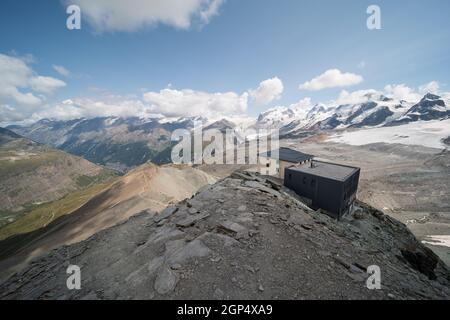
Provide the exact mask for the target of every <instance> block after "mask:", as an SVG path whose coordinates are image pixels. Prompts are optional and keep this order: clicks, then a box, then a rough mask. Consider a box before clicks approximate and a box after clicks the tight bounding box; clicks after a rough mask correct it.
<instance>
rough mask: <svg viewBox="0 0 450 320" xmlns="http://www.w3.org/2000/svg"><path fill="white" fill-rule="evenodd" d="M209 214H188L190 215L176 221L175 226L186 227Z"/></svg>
mask: <svg viewBox="0 0 450 320" xmlns="http://www.w3.org/2000/svg"><path fill="white" fill-rule="evenodd" d="M209 216H210V214H209V213H199V214H194V215H190V216H187V217H186V218H184V219H181V220H180V221H178V222H177V226H178V227H182V228H187V227H190V226H192V225H194V224H195V223H196V222H197V221H200V220H203V219H205V218H208V217H209Z"/></svg>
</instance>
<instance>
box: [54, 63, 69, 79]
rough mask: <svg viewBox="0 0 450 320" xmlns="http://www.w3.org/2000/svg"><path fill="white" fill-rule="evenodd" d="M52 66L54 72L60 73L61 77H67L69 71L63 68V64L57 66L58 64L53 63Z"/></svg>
mask: <svg viewBox="0 0 450 320" xmlns="http://www.w3.org/2000/svg"><path fill="white" fill-rule="evenodd" d="M52 67H53V69H54V70H55V71H56V72H58V73H59V74H60V75H62V76H63V77H68V76H70V71H69V70H68V69H67V68H65V67H63V66H58V65H53V66H52Z"/></svg>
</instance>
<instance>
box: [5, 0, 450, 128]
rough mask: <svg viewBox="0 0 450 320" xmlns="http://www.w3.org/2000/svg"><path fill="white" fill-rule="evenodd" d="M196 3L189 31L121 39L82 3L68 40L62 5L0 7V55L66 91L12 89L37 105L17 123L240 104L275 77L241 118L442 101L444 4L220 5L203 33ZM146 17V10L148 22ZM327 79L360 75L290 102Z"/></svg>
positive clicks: (285, 0) (448, 9)
mask: <svg viewBox="0 0 450 320" xmlns="http://www.w3.org/2000/svg"><path fill="white" fill-rule="evenodd" d="M195 1H197V2H202V3H203V4H202V5H203V7H200V6H199V7H198V8H197V9H198V10H197V11H196V7H195V4H193V9H192V11H191V13H192V14H191V15H190V16H188V18H189V22H190V25H189V26H188V27H186V26H184V27H180V26H179V25H178V26H177V25H176V23H173V22H166V21H163V19H162V18H161V19H160V20H158V17H157V16H156V17H155V16H153V17H151V19H153V20H152V21H151V22H148V23H146V22H145V17H144V18H142V17H137V19H144V20H143V21H144V22H143V23H142V24H141V25H139V26H137V27H131V29H132V30H125V31H123V30H120V21H116V22H117V23H116V24H118V25H119V27H115V25H114V23H112V24H111V25H110V26H109V27H105V28H103V29H101V30H100V29H99V28H98V26H97V27H96V26H95V19H96V18H95V17H93V16H89V15H90V11H89V10H91V9H89V8H87V7H86V8H83V0H79V1H76V0H75V1H71V3H78V4H80V7H81V15H82V29H81V30H68V29H67V28H66V19H67V17H68V15H67V14H66V12H65V9H66V3H65V2H63V1H59V2H58V1H54V0H53V1H52V0H42V1H39V2H37V1H31V0H28V1H25V0H2V1H1V3H0V39H1V41H0V54H3V55H6V56H8V57H14V58H17V59H21V60H23V61H25V62H26V64H27V66H28V67H29V68H30V69H32V72H33V74H34V75H42V76H46V77H51V78H55V79H59V80H61V81H64V83H65V86H61V87H58V90H56V89H55V90H52V93H51V94H45V95H43V93H42V90H41V92H33V88H27V87H26V86H24V87H20V86H18V88H19V89H18V90H20V91H21V92H22V93H24V94H26V93H28V91H30V92H31V93H32V94H34V95H36V96H37V97H40V96H39V94H41V96H42V97H41V105H39V104H38V103H35V105H34V106H33V108H34V109H30V108H28V109H27V112H24V113H23V117H29V116H30V115H31V113H32V111H30V110H33V112H34V111H36V110H39V108H47V109H49V108H50V107H51V106H52V105H54V104H58V103H60V102H61V101H63V100H66V99H75V98H89V99H91V100H90V101H91V102H92V101H94V100H95V101H97V99H102V97H103V96H106V95H107V96H108V97H109V98H108V99H109V101H110V100H111V99H112V96H113V95H114V96H116V97H120V99H137V100H142V99H143V98H142V96H143V94H144V93H145V92H153V93H159V92H160V90H163V89H164V88H168V86H169V85H170V88H171V89H173V90H183V89H191V90H193V91H195V92H196V91H199V92H206V93H225V92H234V93H236V94H237V95H238V96H241V95H242V94H244V93H245V92H248V93H249V95H250V96H251V92H252V90H253V92H255V90H257V88H258V85H259V84H260V82H262V81H263V80H266V79H271V78H273V77H277V78H278V79H280V80H281V81H282V83H283V91H282V93H280V94H278V95H277V97H276V98H274V99H272V100H271V99H266V100H267V101H265V103H257V102H256V101H255V99H252V98H251V97H250V98H249V99H248V103H247V111H246V112H247V113H249V114H251V115H256V114H258V113H259V112H261V111H264V110H266V109H267V108H269V107H273V106H277V105H286V106H288V105H290V104H293V103H296V102H298V101H299V100H301V99H303V98H305V97H310V98H311V99H312V101H313V102H319V101H328V100H332V99H336V98H337V97H338V96H339V94H340V93H341V92H342V90H347V91H349V92H351V91H355V90H363V89H375V90H383V88H385V86H386V85H389V84H390V85H399V84H405V85H406V86H408V87H409V88H411V89H412V90H416V91H419V87H420V86H423V85H425V84H427V83H429V82H431V81H435V82H436V83H438V84H439V90H441V91H442V90H447V91H448V86H449V85H448V82H449V81H448V75H449V70H450V19H449V18H450V2H449V1H446V0H440V1H438V0H431V1H421V0H413V1H411V0H408V1H406V0H398V1H378V0H371V1H365V0H342V1H335V0H329V1H325V0H319V1H297V0H281V1H280V0H264V1H261V0H245V1H239V0H226V1H224V2H222V1H219V2H220V3H218V4H219V5H218V10H216V11H215V12H214V14H213V15H211V17H210V18H209V19H208V20H207V21H202V20H201V19H200V15H199V12H200V11H201V10H204V9H205V8H206V9H207V8H208V5H210V3H208V1H214V0H192V2H193V3H194V2H195ZM101 2H103V1H101ZM113 2H117V1H113ZM138 2H139V1H138ZM150 2H151V3H157V2H158V1H150ZM172 2H174V3H176V1H175V0H172ZM371 4H376V5H378V6H379V7H380V8H381V23H382V29H381V30H369V29H367V27H366V19H367V18H368V14H367V13H366V9H367V7H368V6H369V5H371ZM111 5H112V6H114V4H111ZM156 5H157V4H156ZM151 6H152V5H151V4H149V7H145V8H146V10H147V9H148V10H152V7H151ZM202 8H203V9H202ZM213 9H214V8H213ZM216 9H217V8H216ZM106 10H107V9H106ZM183 10H184V9H175V7H174V10H173V12H175V13H174V15H177V14H178V13H177V12H179V14H180V15H181V16H182V15H183ZM86 11H87V13H86ZM156 11H157V10H156ZM168 12H169V13H167V12H166V11H164V10H163V12H162V15H164V14H166V15H167V14H169V15H171V14H172V13H171V12H172V11H171V10H169V11H168ZM134 14H136V13H133V12H131V13H129V16H127V17H126V19H130V17H131V18H133V17H134V16H133V15H134ZM148 19H150V18H148ZM108 28H109V29H108ZM54 65H58V66H64V67H65V68H66V69H68V70H70V76H68V77H66V76H63V75H61V74H58V73H57V72H56V70H55V69H54V68H53V66H54ZM330 69H338V70H339V71H340V72H341V73H343V74H344V73H351V74H353V75H358V76H360V77H361V78H363V81H359V82H358V81H356V82H358V83H356V82H355V84H353V85H349V86H339V87H331V88H326V89H322V90H316V91H310V90H299V85H301V84H303V83H305V82H306V81H310V80H312V79H313V78H315V77H317V76H319V75H321V74H323V73H324V72H326V71H327V70H330ZM1 81H2V80H1V75H0V83H1ZM159 98H162V97H160V96H155V97H154V99H159ZM11 100H14V99H13V98H11V97H9V98H8V97H4V98H3V100H2V98H1V91H0V104H3V106H5V105H7V106H9V109H17V110H18V109H20V108H21V105H20V103H18V102H17V101H11ZM268 100H270V101H268ZM158 101H159V100H158ZM170 101H173V100H170ZM170 101H169V102H168V103H172V102H170ZM201 101H203V100H201ZM159 102H160V103H161V104H162V105H164V103H163V102H161V101H159ZM144 103H155V102H154V100H151V101H150V102H149V101H147V102H144ZM189 106H192V105H189ZM161 108H162V107H161ZM161 108H159V109H158V111H161ZM49 110H50V109H49ZM19 113H20V112H19ZM174 115H175V113H174ZM17 119H19V118H17ZM0 120H2V119H0ZM3 120H5V119H3Z"/></svg>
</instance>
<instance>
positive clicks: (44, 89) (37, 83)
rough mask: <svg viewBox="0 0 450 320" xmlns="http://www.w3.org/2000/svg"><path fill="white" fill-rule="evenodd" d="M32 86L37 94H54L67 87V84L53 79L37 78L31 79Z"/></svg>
mask: <svg viewBox="0 0 450 320" xmlns="http://www.w3.org/2000/svg"><path fill="white" fill-rule="evenodd" d="M30 86H31V88H32V89H33V90H34V91H36V92H41V93H45V94H53V93H54V92H55V91H56V90H58V89H61V88H63V87H65V86H66V83H65V82H64V81H62V80H59V79H55V78H51V77H43V76H37V77H33V78H31V79H30Z"/></svg>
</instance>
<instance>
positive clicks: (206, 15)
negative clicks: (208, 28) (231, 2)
mask: <svg viewBox="0 0 450 320" xmlns="http://www.w3.org/2000/svg"><path fill="white" fill-rule="evenodd" d="M224 2H225V0H212V1H211V4H210V5H209V6H207V7H206V8H205V9H203V10H202V11H201V12H200V17H201V19H202V21H203V22H204V23H209V22H210V21H211V18H213V17H214V16H216V15H218V14H219V9H220V7H221V6H222V4H223V3H224Z"/></svg>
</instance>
